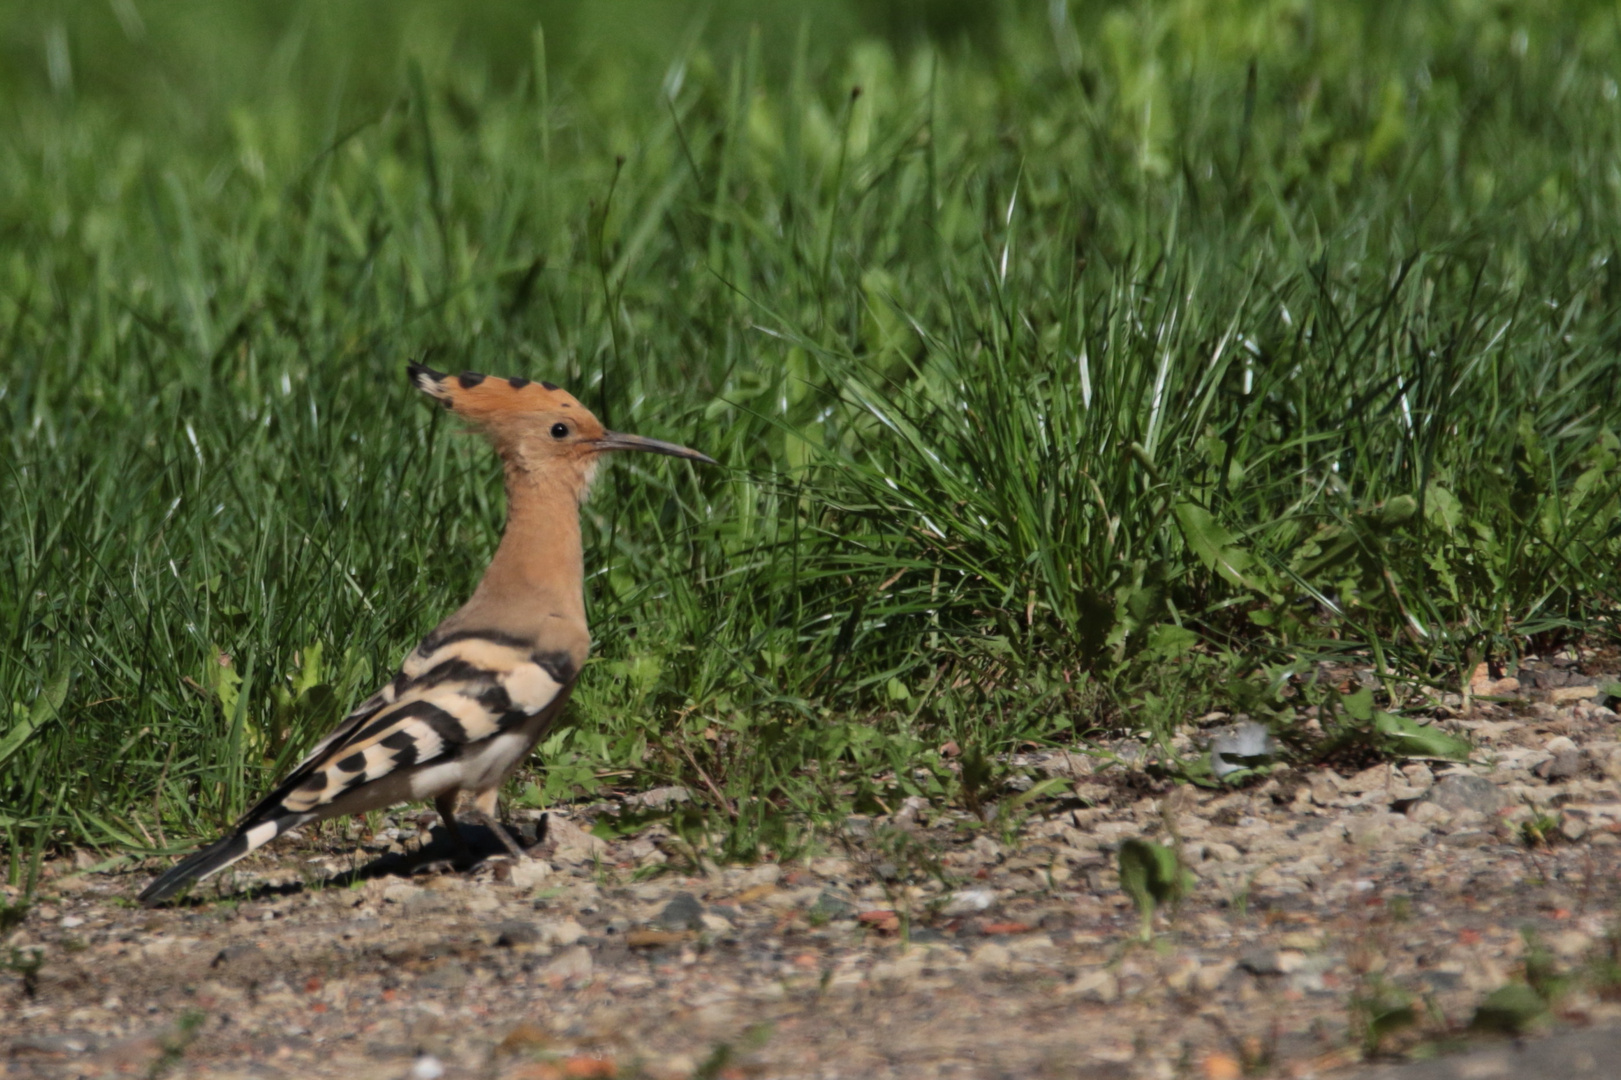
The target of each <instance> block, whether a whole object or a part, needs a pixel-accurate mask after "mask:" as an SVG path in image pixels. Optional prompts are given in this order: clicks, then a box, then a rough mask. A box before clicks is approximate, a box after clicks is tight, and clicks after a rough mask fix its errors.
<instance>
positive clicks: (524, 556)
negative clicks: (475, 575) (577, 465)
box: [468, 464, 585, 630]
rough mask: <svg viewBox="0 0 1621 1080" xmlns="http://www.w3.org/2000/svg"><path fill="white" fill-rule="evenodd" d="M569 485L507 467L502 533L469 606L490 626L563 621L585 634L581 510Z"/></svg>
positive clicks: (561, 479)
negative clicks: (504, 521)
mask: <svg viewBox="0 0 1621 1080" xmlns="http://www.w3.org/2000/svg"><path fill="white" fill-rule="evenodd" d="M569 480H570V478H567V477H561V476H556V475H545V474H542V475H537V474H535V473H533V472H529V471H526V470H523V469H520V468H518V467H516V466H513V465H511V464H509V465H508V466H507V470H506V487H507V527H506V531H505V532H504V533H503V534H502V536H501V544H500V546H499V547H497V548H496V550H495V558H493V559H492V560H490V566H489V569H488V570H486V571H484V578H483V580H482V581H480V582H479V584H478V588H477V590H475V591H474V593H473V597H472V599H471V600H470V601H469V602H468V608H477V609H479V611H480V614H481V615H483V616H485V617H486V618H487V619H489V621H490V622H491V623H492V624H505V626H504V627H503V628H508V627H509V628H511V629H514V630H516V629H518V628H519V627H520V626H522V625H524V624H530V623H534V624H535V625H537V626H540V625H545V624H546V623H548V622H550V621H551V620H555V619H563V620H565V621H567V622H570V623H574V624H576V625H578V626H579V627H580V628H581V629H582V630H583V629H584V627H585V596H584V589H583V580H584V575H585V559H584V553H583V550H582V544H581V541H580V505H579V500H578V498H577V496H576V493H575V492H576V485H574V484H572V483H570V482H569Z"/></svg>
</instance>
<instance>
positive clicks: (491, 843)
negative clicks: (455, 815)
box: [172, 816, 547, 907]
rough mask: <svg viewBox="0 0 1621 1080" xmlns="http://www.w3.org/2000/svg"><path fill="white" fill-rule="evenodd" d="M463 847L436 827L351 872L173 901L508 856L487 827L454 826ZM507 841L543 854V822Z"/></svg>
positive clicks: (467, 865)
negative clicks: (423, 839) (419, 840)
mask: <svg viewBox="0 0 1621 1080" xmlns="http://www.w3.org/2000/svg"><path fill="white" fill-rule="evenodd" d="M458 825H459V827H460V832H461V835H462V839H463V840H464V841H465V845H463V844H457V843H456V840H455V837H453V836H451V835H450V832H449V830H447V829H446V828H445V827H444V826H442V825H440V826H436V827H435V828H434V830H433V833H432V838H431V839H430V840H429V841H428V843H426V844H422V845H420V846H418V847H415V848H412V849H408V850H406V851H390V852H384V853H383V854H382V855H379V856H378V857H377V858H375V859H373V860H372V861H371V862H369V863H366V864H365V865H363V866H357V867H355V868H353V869H351V870H345V871H343V872H342V873H339V874H334V875H332V876H331V877H327V878H321V879H318V880H305V881H287V882H280V883H272V882H266V883H264V884H262V885H254V886H252V887H250V888H247V889H241V890H232V891H230V892H223V893H222V894H221V895H219V896H216V897H206V896H200V895H198V894H197V892H193V893H192V894H191V895H190V896H187V897H186V898H184V899H182V900H179V901H177V902H172V903H174V906H179V907H198V906H202V905H204V904H208V903H211V902H215V901H218V900H231V901H237V902H242V903H246V902H249V901H254V900H268V899H272V898H276V897H283V896H294V895H297V894H298V893H302V892H309V891H311V890H326V889H350V888H354V887H355V886H357V885H360V884H362V883H363V882H367V881H371V880H373V879H375V878H388V877H397V878H410V877H421V876H426V875H428V874H435V873H464V874H465V873H470V872H472V871H474V870H477V869H478V868H479V867H481V866H482V865H484V863H486V862H488V861H489V860H490V859H491V858H492V857H495V858H503V857H507V856H509V854H510V853H509V852H508V851H507V849H506V846H505V845H504V844H502V843H501V841H500V838H499V837H497V836H496V835H495V832H494V830H492V829H490V828H489V827H488V826H485V825H480V824H477V823H475V822H466V821H463V822H459V823H458ZM512 835H513V839H514V840H516V841H517V842H518V844H519V845H520V846H521V847H523V848H524V849H525V850H526V851H528V852H531V853H533V854H535V855H543V854H544V853H545V852H546V850H547V848H546V818H545V817H544V816H542V817H541V819H540V821H539V822H525V823H523V824H522V825H520V826H518V827H517V828H515V829H513V830H512Z"/></svg>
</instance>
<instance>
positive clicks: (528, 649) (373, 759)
mask: <svg viewBox="0 0 1621 1080" xmlns="http://www.w3.org/2000/svg"><path fill="white" fill-rule="evenodd" d="M574 675H575V670H574V664H573V661H572V660H571V659H570V658H569V657H568V656H567V655H566V654H550V653H541V652H537V651H535V650H534V649H533V647H532V646H530V645H529V644H528V643H527V642H523V641H520V640H518V639H514V638H509V637H507V636H505V635H501V634H497V633H491V632H483V633H480V632H476V631H463V632H460V633H456V634H451V635H447V636H443V637H440V636H438V635H431V636H429V637H428V639H427V640H425V641H424V642H423V643H422V644H421V645H420V646H418V647H417V649H416V650H415V651H414V652H412V654H411V655H410V656H408V657H407V658H406V660H405V663H404V664H402V665H401V667H400V672H399V675H398V676H397V677H396V678H395V679H394V681H393V682H392V683H390V684H389V685H388V686H385V687H383V689H382V690H380V691H378V692H377V693H376V694H375V695H373V697H371V698H370V699H368V700H367V701H366V702H365V704H363V705H362V706H360V707H359V708H357V709H356V710H355V712H354V713H353V714H351V716H350V717H349V718H347V719H346V720H345V721H344V723H343V724H342V725H341V726H340V727H339V729H338V730H337V731H336V732H334V733H333V734H332V735H331V736H329V737H328V738H327V739H325V740H323V741H322V743H321V744H320V745H319V746H317V747H316V748H315V750H314V751H312V752H311V753H310V754H309V756H308V757H306V758H305V759H304V761H303V762H302V763H301V764H300V765H299V767H298V768H297V769H295V770H294V771H293V773H292V775H290V776H289V777H288V778H287V779H286V780H285V781H284V782H283V783H282V784H281V785H280V786H279V787H278V788H277V789H276V791H275V792H273V793H272V794H271V795H270V796H269V797H268V798H266V799H265V800H264V802H262V803H261V804H260V808H262V809H263V810H272V811H274V810H280V811H282V812H285V813H293V814H307V813H312V812H315V813H318V812H319V811H320V809H321V808H322V807H324V806H327V805H329V804H331V803H332V802H334V801H335V800H336V799H337V798H338V797H339V796H341V795H343V794H345V793H346V792H349V791H352V790H354V789H355V788H358V787H360V786H361V785H363V784H368V783H372V782H374V781H376V780H380V779H382V778H383V777H385V776H387V775H389V774H390V773H393V772H395V771H397V770H400V769H405V768H411V767H414V766H423V765H427V764H430V763H433V762H436V761H443V760H447V759H450V758H453V757H455V756H456V755H458V754H459V753H460V752H461V751H462V748H463V747H466V746H469V745H471V744H476V743H480V742H483V741H485V740H487V739H492V738H494V737H496V736H497V735H500V734H502V733H503V732H506V731H510V730H512V729H514V728H516V727H519V726H521V725H523V724H524V723H525V722H526V721H528V720H529V719H530V718H532V717H534V716H535V715H536V714H537V713H540V712H543V711H544V710H546V709H547V708H548V707H550V706H551V705H552V704H553V703H554V702H556V701H557V700H558V698H559V697H560V695H562V694H563V692H564V691H565V690H566V689H567V688H568V686H569V684H570V683H572V682H573V679H574ZM260 808H256V809H260ZM253 816H254V815H249V817H250V818H251V817H253Z"/></svg>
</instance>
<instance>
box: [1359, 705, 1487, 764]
mask: <svg viewBox="0 0 1621 1080" xmlns="http://www.w3.org/2000/svg"><path fill="white" fill-rule="evenodd" d="M1373 725H1374V730H1376V731H1378V732H1379V734H1380V735H1382V736H1384V738H1385V740H1386V742H1387V744H1388V745H1389V747H1390V749H1391V750H1392V751H1393V752H1395V753H1398V754H1402V755H1404V756H1406V757H1427V758H1446V759H1447V760H1449V761H1467V760H1469V755H1470V753H1471V752H1473V750H1474V747H1473V746H1472V745H1470V743H1469V741H1468V740H1467V739H1460V738H1459V737H1458V736H1456V735H1451V734H1448V733H1447V732H1445V731H1442V730H1441V729H1440V728H1438V727H1433V726H1429V725H1425V724H1420V723H1419V722H1418V721H1416V720H1414V719H1412V718H1411V717H1408V716H1398V715H1396V714H1395V713H1388V712H1384V711H1382V710H1381V711H1380V712H1376V713H1374V715H1373Z"/></svg>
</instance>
